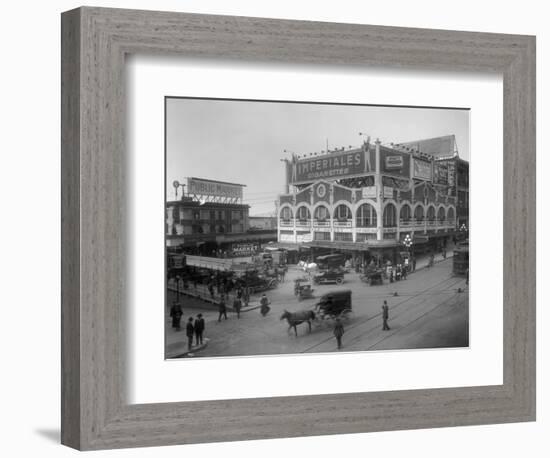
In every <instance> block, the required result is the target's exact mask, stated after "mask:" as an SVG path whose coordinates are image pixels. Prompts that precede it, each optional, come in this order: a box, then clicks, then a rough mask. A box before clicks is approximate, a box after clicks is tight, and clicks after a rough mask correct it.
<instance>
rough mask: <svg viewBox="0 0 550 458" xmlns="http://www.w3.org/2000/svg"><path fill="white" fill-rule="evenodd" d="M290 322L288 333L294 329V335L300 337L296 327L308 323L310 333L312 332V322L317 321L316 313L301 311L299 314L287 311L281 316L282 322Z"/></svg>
mask: <svg viewBox="0 0 550 458" xmlns="http://www.w3.org/2000/svg"><path fill="white" fill-rule="evenodd" d="M285 319H286V321H287V322H288V332H290V330H291V329H292V328H294V333H295V334H296V337H298V330H297V329H296V326H297V325H299V324H302V323H306V322H307V325H308V327H309V332H311V322H312V320H314V319H315V312H314V311H313V310H301V311H299V312H289V311H287V310H285V311H284V313H283V314H282V315H281V320H285Z"/></svg>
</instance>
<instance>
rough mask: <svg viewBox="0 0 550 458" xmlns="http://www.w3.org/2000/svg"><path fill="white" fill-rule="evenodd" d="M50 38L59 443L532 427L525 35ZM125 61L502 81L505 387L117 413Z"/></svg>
mask: <svg viewBox="0 0 550 458" xmlns="http://www.w3.org/2000/svg"><path fill="white" fill-rule="evenodd" d="M61 35H62V188H63V189H62V435H61V436H62V442H63V443H64V444H66V445H68V446H71V447H75V448H78V449H82V450H84V449H104V448H117V447H138V446H153V445H167V444H184V443H195V442H214V441H232V440H245V439H260V438H274V437H292V436H306V435H323V434H339V433H355V432H366V431H382V430H396V429H411V428H431V427H441V426H454V425H473V424H485V423H504V422H519V421H529V420H533V419H534V418H535V38H534V37H531V36H518V35H501V34H489V33H471V32H456V31H444V30H422V29H409V28H398V27H379V26H367V25H351V24H332V23H319V22H307V21H288V20H270V19H257V18H246V17H228V16H207V15H195V14H183V13H168V12H152V11H132V10H117V9H103V8H88V7H84V8H79V9H76V10H72V11H69V12H66V13H63V15H62V34H61ZM129 53H155V54H175V55H181V56H201V57H209V58H225V59H228V58H229V59H247V60H261V61H270V62H291V63H315V64H337V65H348V66H349V65H357V66H367V65H377V66H380V65H383V66H395V67H409V68H411V67H414V68H420V69H442V70H448V71H456V70H473V71H481V72H487V71H489V72H498V73H501V74H503V78H504V152H503V154H504V189H505V192H504V220H505V222H506V224H504V305H503V306H504V374H503V376H504V384H503V385H499V386H480V387H464V388H452V389H428V390H413V391H394V392H379V393H353V394H330V395H322V396H299V397H283V398H266V399H245V400H226V401H206V402H186V403H167V404H147V405H129V404H128V403H127V401H126V397H125V386H126V380H125V377H126V371H125V340H124V336H125V323H124V322H123V319H122V318H123V316H124V310H125V306H126V302H125V301H126V292H125V279H126V272H125V252H126V246H125V231H124V227H125V207H126V206H125V201H126V196H125V193H126V187H125V175H126V170H125V163H126V155H127V152H126V150H125V115H126V114H125V107H126V102H125V78H124V65H125V64H124V62H125V56H126V55H127V54H129ZM158 153H159V154H162V151H159V152H158ZM474 198H475V196H474ZM488 230H490V229H489V228H488Z"/></svg>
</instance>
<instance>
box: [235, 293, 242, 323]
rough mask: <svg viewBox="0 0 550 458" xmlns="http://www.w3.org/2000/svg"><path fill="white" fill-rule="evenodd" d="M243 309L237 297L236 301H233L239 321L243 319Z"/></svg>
mask: <svg viewBox="0 0 550 458" xmlns="http://www.w3.org/2000/svg"><path fill="white" fill-rule="evenodd" d="M241 307H242V304H241V300H240V299H239V298H238V297H235V300H234V301H233V310H235V313H236V314H237V318H238V319H240V318H241Z"/></svg>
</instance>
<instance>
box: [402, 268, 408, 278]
mask: <svg viewBox="0 0 550 458" xmlns="http://www.w3.org/2000/svg"><path fill="white" fill-rule="evenodd" d="M408 270H409V266H408V265H406V266H404V267H403V271H402V272H401V275H402V276H403V280H406V279H407V271H408Z"/></svg>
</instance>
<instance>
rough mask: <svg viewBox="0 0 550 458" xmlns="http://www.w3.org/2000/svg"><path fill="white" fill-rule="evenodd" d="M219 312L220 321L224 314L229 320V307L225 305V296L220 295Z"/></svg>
mask: <svg viewBox="0 0 550 458" xmlns="http://www.w3.org/2000/svg"><path fill="white" fill-rule="evenodd" d="M218 312H219V313H218V322H220V321H221V320H222V316H223V317H224V318H225V319H226V320H227V307H226V306H225V298H224V297H223V296H222V297H220V302H219V304H218Z"/></svg>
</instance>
